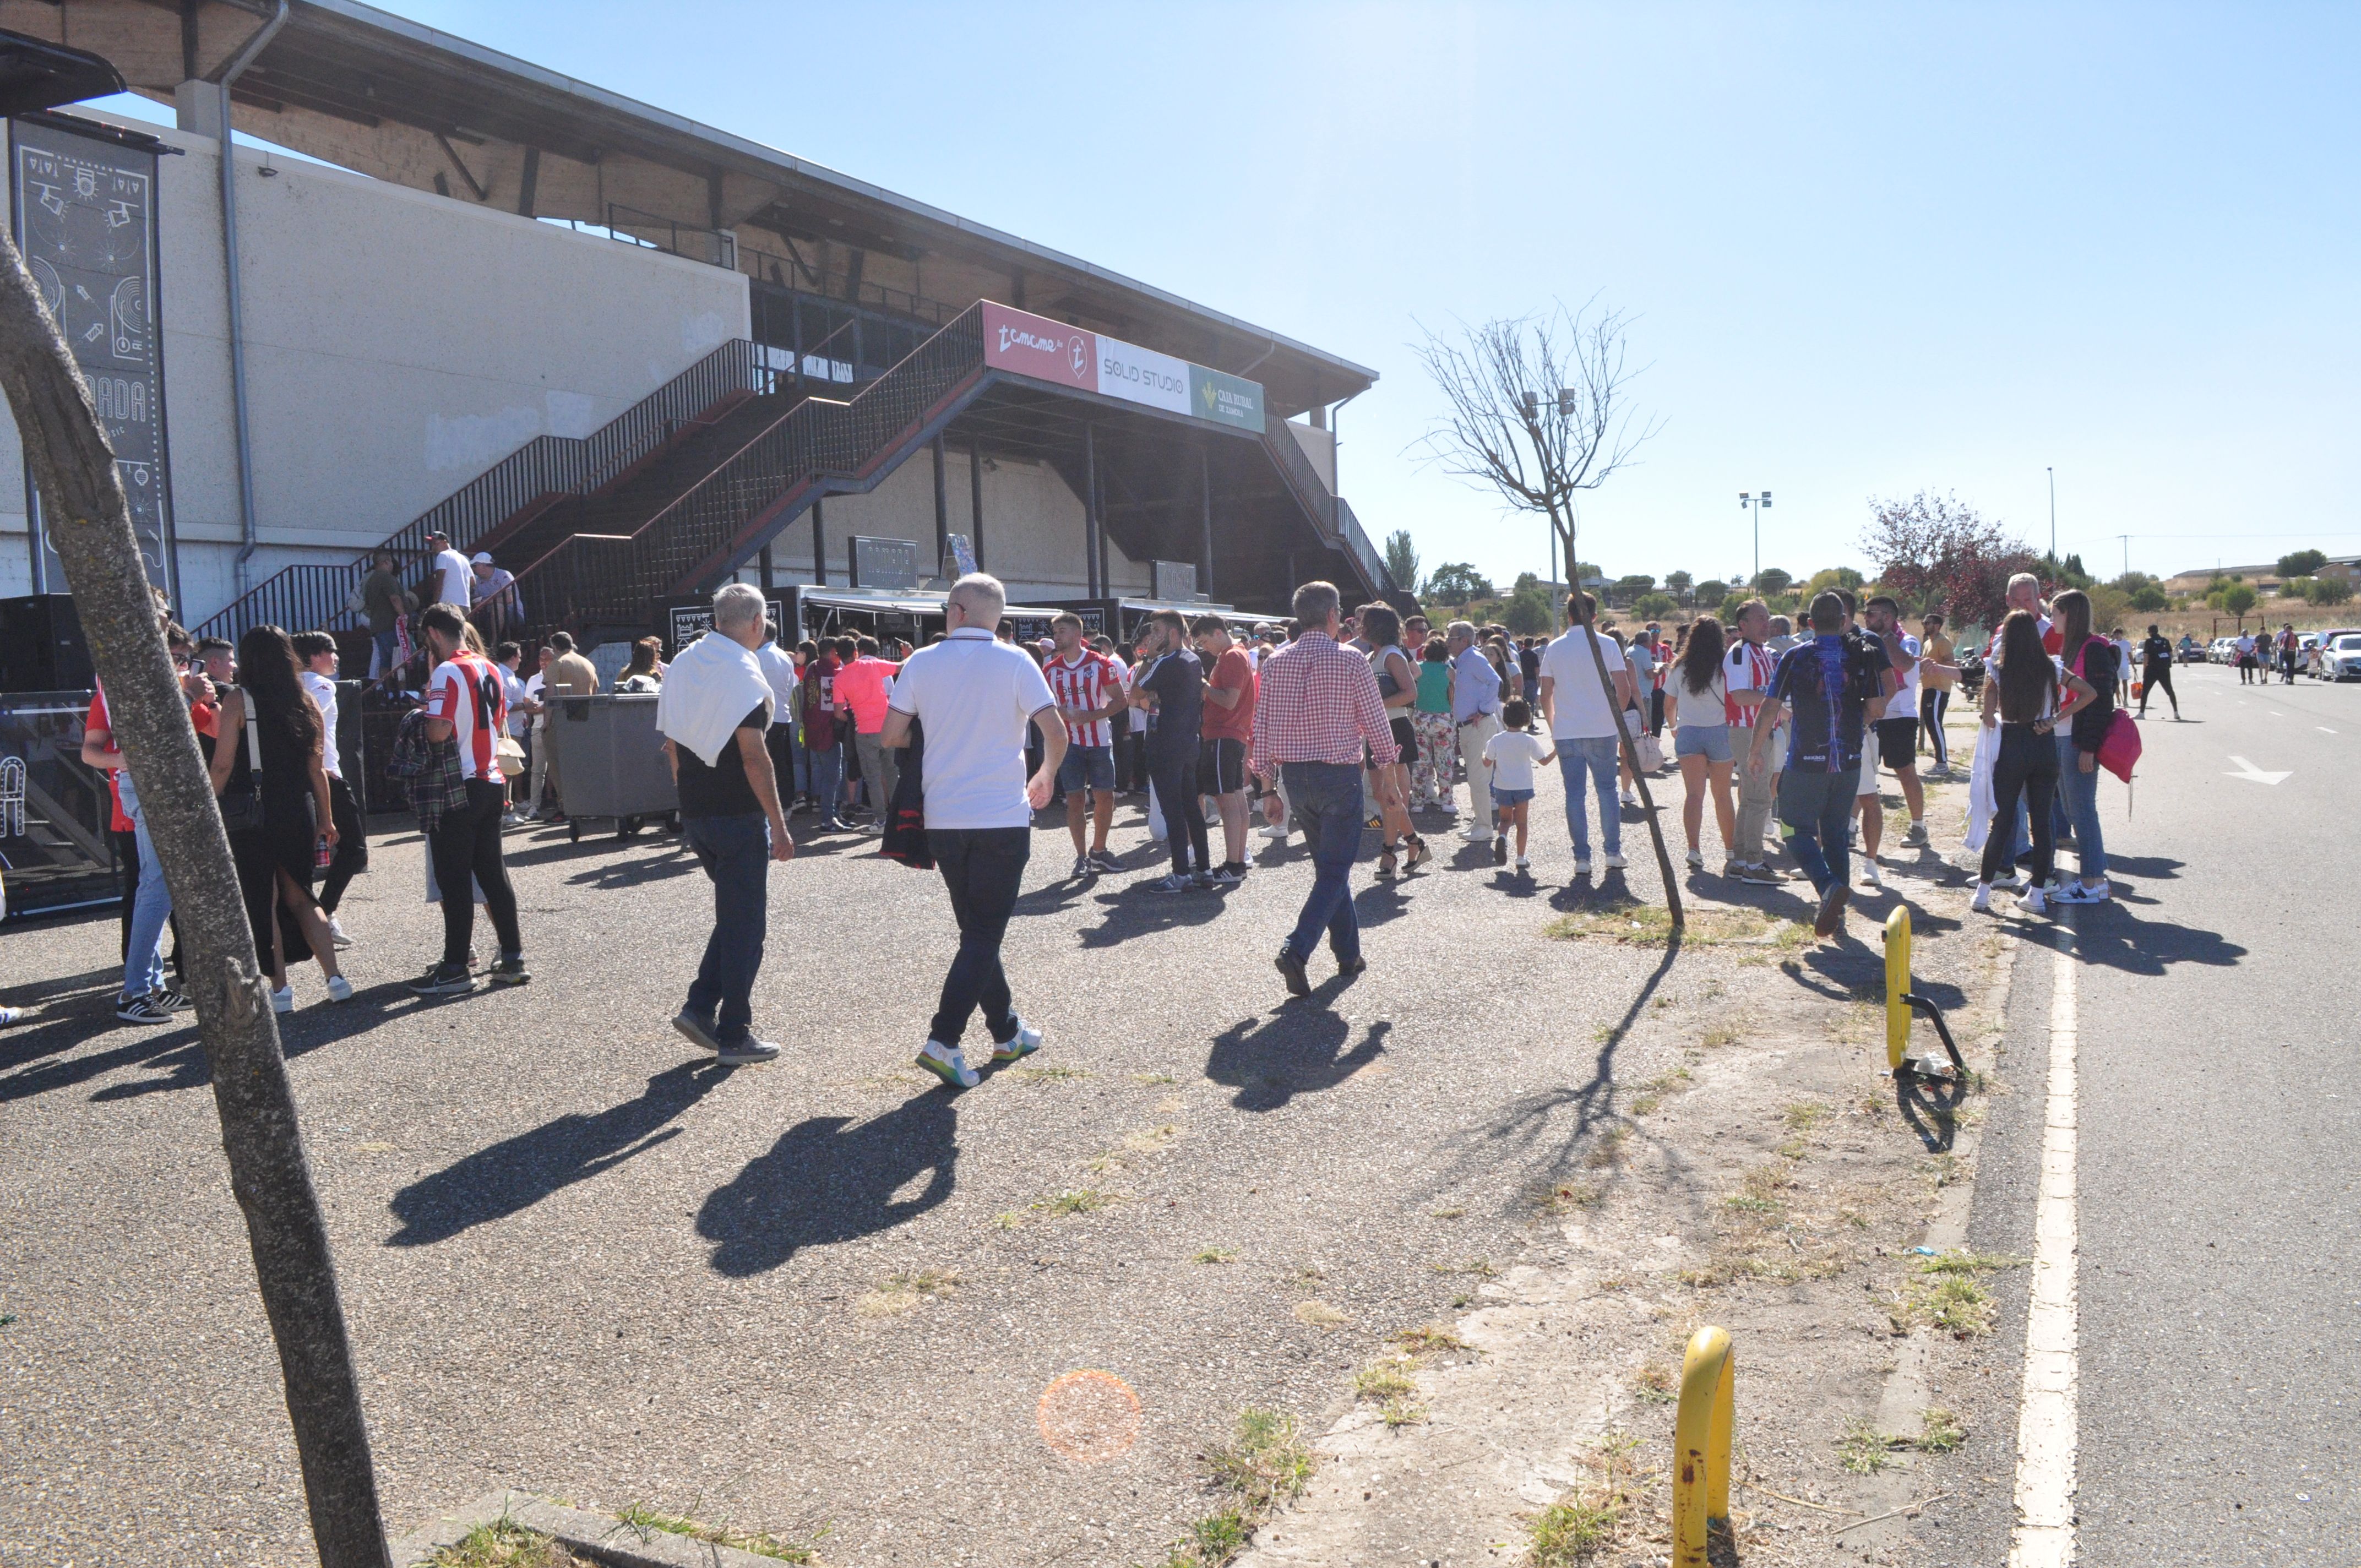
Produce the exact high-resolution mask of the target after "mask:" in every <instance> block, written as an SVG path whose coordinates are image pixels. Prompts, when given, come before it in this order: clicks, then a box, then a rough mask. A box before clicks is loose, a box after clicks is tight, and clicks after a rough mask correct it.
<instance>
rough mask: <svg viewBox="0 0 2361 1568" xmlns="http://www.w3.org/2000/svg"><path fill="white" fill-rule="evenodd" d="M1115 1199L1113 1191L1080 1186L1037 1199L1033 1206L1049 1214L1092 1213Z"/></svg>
mask: <svg viewBox="0 0 2361 1568" xmlns="http://www.w3.org/2000/svg"><path fill="white" fill-rule="evenodd" d="M1113 1201H1115V1198H1114V1195H1113V1194H1112V1193H1107V1192H1102V1191H1100V1190H1098V1189H1097V1188H1095V1187H1079V1188H1071V1189H1069V1190H1066V1191H1063V1192H1057V1193H1052V1194H1051V1195H1050V1196H1049V1197H1047V1198H1042V1199H1038V1200H1036V1201H1035V1202H1034V1204H1033V1207H1035V1208H1036V1209H1038V1210H1040V1211H1042V1212H1044V1213H1049V1214H1090V1213H1095V1212H1098V1211H1099V1210H1101V1209H1104V1208H1105V1207H1106V1206H1107V1205H1108V1204H1109V1203H1111V1202H1113Z"/></svg>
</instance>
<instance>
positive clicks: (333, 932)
mask: <svg viewBox="0 0 2361 1568" xmlns="http://www.w3.org/2000/svg"><path fill="white" fill-rule="evenodd" d="M328 938H329V940H331V941H333V942H335V944H336V948H337V950H338V951H340V952H341V951H342V950H344V949H345V948H349V947H351V946H352V945H353V939H352V938H351V936H349V935H348V934H347V933H346V930H345V928H344V927H343V926H341V925H339V924H338V923H337V920H336V917H335V916H333V915H331V916H328Z"/></svg>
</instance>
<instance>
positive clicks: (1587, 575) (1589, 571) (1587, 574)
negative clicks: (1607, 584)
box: [1574, 561, 1607, 584]
mask: <svg viewBox="0 0 2361 1568" xmlns="http://www.w3.org/2000/svg"><path fill="white" fill-rule="evenodd" d="M1606 576H1607V574H1606V573H1604V572H1602V571H1600V570H1599V569H1598V563H1597V562H1594V561H1576V563H1575V564H1574V581H1575V583H1576V584H1582V583H1587V582H1588V581H1590V580H1591V579H1592V578H1593V577H1597V578H1598V579H1600V580H1601V581H1604V580H1605V579H1606Z"/></svg>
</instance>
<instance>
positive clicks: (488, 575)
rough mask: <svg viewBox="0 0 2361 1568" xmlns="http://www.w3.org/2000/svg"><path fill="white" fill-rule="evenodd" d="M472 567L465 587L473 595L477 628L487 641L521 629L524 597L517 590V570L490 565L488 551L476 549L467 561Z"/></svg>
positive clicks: (504, 636) (509, 634) (507, 635)
mask: <svg viewBox="0 0 2361 1568" xmlns="http://www.w3.org/2000/svg"><path fill="white" fill-rule="evenodd" d="M468 565H471V566H473V567H474V568H475V572H474V575H473V576H472V577H471V578H470V580H469V582H468V584H467V591H468V592H469V593H471V594H473V595H474V596H475V600H476V630H478V631H480V632H482V633H483V634H484V641H487V642H498V641H501V640H502V639H503V638H508V637H514V636H516V635H517V634H518V633H520V632H522V630H524V599H523V598H522V596H521V595H519V594H518V592H517V591H516V574H515V573H513V572H511V571H510V570H509V569H508V568H507V567H505V566H495V565H492V557H491V555H490V554H489V553H488V552H486V551H481V550H478V551H477V552H476V558H475V559H474V560H473V561H471V562H470V563H468Z"/></svg>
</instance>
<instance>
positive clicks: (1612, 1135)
mask: <svg viewBox="0 0 2361 1568" xmlns="http://www.w3.org/2000/svg"><path fill="white" fill-rule="evenodd" d="M1630 1139H1631V1128H1629V1127H1609V1128H1608V1129H1607V1130H1606V1131H1605V1132H1603V1133H1601V1134H1599V1135H1598V1142H1596V1143H1594V1144H1592V1145H1591V1146H1590V1152H1589V1153H1587V1154H1586V1155H1584V1156H1583V1157H1582V1163H1583V1164H1584V1165H1587V1166H1588V1167H1589V1168H1591V1169H1593V1170H1605V1169H1606V1168H1608V1167H1609V1166H1610V1165H1615V1164H1617V1163H1619V1162H1620V1161H1621V1159H1622V1158H1623V1156H1624V1148H1623V1146H1624V1145H1625V1144H1626V1143H1627V1142H1629V1141H1630Z"/></svg>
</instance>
